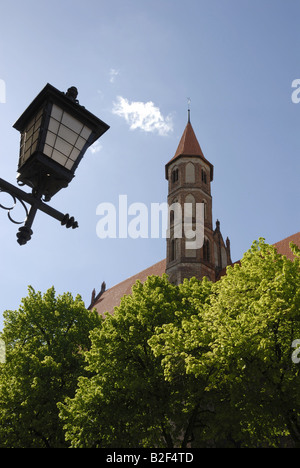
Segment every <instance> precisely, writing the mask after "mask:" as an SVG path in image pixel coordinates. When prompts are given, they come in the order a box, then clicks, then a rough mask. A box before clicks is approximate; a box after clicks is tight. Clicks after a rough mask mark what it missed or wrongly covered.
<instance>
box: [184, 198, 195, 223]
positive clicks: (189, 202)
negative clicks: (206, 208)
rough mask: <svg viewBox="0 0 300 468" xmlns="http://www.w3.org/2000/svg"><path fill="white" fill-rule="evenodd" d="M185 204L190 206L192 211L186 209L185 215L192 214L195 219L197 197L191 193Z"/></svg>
mask: <svg viewBox="0 0 300 468" xmlns="http://www.w3.org/2000/svg"><path fill="white" fill-rule="evenodd" d="M184 203H185V204H186V203H187V204H189V205H190V206H189V208H190V209H191V211H187V207H185V210H184V212H185V214H187V213H191V214H192V217H193V218H194V217H195V216H196V200H195V197H194V196H193V195H192V194H191V193H189V194H188V195H187V196H186V197H185V201H184Z"/></svg>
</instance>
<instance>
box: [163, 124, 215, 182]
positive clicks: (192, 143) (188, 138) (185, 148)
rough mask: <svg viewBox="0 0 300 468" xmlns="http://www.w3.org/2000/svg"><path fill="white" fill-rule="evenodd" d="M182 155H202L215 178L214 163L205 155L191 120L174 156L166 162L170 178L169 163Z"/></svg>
mask: <svg viewBox="0 0 300 468" xmlns="http://www.w3.org/2000/svg"><path fill="white" fill-rule="evenodd" d="M180 156H195V157H200V158H201V159H202V160H203V161H204V162H206V163H207V164H208V165H209V166H210V172H211V177H210V178H211V180H212V179H213V165H212V164H211V163H210V162H209V161H208V160H207V159H206V158H205V157H204V154H203V152H202V149H201V147H200V145H199V142H198V140H197V137H196V135H195V132H194V130H193V127H192V125H191V123H190V122H188V123H187V125H186V127H185V129H184V132H183V134H182V137H181V140H180V142H179V145H178V148H177V150H176V153H175V155H174V156H173V158H172V159H171V160H170V161H169V162H168V163H167V164H166V178H168V174H167V168H168V165H169V164H170V163H171V162H173V161H175V159H177V158H179V157H180Z"/></svg>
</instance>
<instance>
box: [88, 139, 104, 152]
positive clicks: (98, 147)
mask: <svg viewBox="0 0 300 468" xmlns="http://www.w3.org/2000/svg"><path fill="white" fill-rule="evenodd" d="M89 149H90V151H91V153H92V154H95V153H98V152H99V151H101V150H102V145H101V144H100V143H99V141H95V143H93V144H92V146H90V148H89Z"/></svg>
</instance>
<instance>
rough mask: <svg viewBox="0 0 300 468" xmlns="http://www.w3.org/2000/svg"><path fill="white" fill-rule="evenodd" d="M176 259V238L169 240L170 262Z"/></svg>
mask: <svg viewBox="0 0 300 468" xmlns="http://www.w3.org/2000/svg"><path fill="white" fill-rule="evenodd" d="M175 259H176V239H172V240H171V262H172V261H173V260H175Z"/></svg>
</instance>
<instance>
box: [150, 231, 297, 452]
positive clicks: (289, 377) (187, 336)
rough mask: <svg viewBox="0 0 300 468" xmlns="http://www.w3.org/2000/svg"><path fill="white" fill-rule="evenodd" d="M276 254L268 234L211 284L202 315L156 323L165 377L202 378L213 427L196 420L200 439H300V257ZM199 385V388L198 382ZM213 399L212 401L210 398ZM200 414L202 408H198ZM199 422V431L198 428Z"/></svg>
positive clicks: (229, 442)
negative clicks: (298, 357)
mask: <svg viewBox="0 0 300 468" xmlns="http://www.w3.org/2000/svg"><path fill="white" fill-rule="evenodd" d="M294 253H295V255H296V258H295V260H294V261H291V260H289V259H287V258H286V257H284V256H281V255H279V254H278V253H277V252H276V250H275V248H274V247H272V246H270V245H268V244H266V243H265V242H264V240H263V239H260V240H259V241H257V242H254V243H253V245H252V247H251V249H250V250H249V251H248V252H246V253H245V255H244V257H243V259H242V261H241V264H237V265H235V266H234V267H228V268H227V275H226V276H224V277H223V278H222V279H221V280H220V281H219V282H217V283H215V284H214V285H213V288H212V294H211V297H210V302H209V304H208V303H207V306H206V307H205V308H204V309H203V310H202V312H201V313H200V314H198V315H194V316H192V317H190V318H189V317H188V318H184V319H183V320H182V322H181V323H177V324H176V323H174V324H168V325H167V326H163V327H161V329H160V330H157V333H156V335H155V336H153V338H152V340H151V341H150V343H151V344H152V347H153V349H154V352H155V355H156V356H157V357H160V358H161V359H162V364H163V366H164V373H165V376H166V378H167V379H168V381H170V382H172V381H173V380H176V379H177V380H178V379H179V378H180V377H182V378H183V379H186V376H188V375H192V376H194V377H195V378H196V379H197V380H198V379H200V381H201V382H202V381H203V375H208V376H209V378H208V380H207V387H206V392H207V394H208V395H210V396H211V398H208V399H207V402H208V403H209V404H208V406H207V410H209V409H210V411H207V420H206V426H207V428H208V430H206V431H204V430H203V426H202V428H201V425H200V432H199V428H198V429H197V428H196V426H197V424H196V425H195V441H194V444H195V446H199V444H201V442H203V440H204V438H206V440H207V442H209V441H211V443H212V445H213V446H222V445H223V446H224V445H225V446H235V447H237V446H244V447H258V446H276V447H278V446H280V444H282V443H283V441H284V440H286V438H287V437H288V440H289V441H290V440H292V441H293V444H294V446H295V447H298V446H299V443H300V419H299V418H300V379H299V377H300V376H299V364H298V365H297V363H295V362H293V360H292V352H293V349H292V348H291V346H292V343H294V340H298V339H300V320H299V319H300V272H299V264H300V256H299V249H297V248H296V247H295V246H294ZM200 388H201V387H200ZM209 400H210V402H209ZM198 417H199V415H198ZM196 429H197V430H196Z"/></svg>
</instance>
